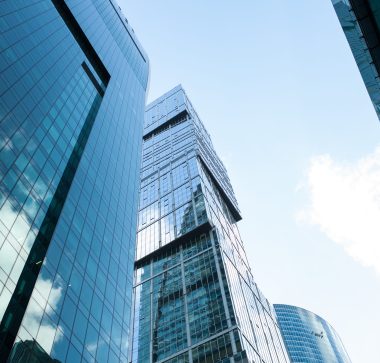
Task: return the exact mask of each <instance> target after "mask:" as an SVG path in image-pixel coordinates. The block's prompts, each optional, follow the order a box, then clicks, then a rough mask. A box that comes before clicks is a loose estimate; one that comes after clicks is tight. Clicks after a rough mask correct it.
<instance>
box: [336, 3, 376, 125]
mask: <svg viewBox="0 0 380 363" xmlns="http://www.w3.org/2000/svg"><path fill="white" fill-rule="evenodd" d="M332 2H333V5H334V8H335V12H336V14H337V15H338V18H339V21H340V24H341V26H342V28H343V31H344V33H345V35H346V38H347V41H348V43H349V45H350V47H351V50H352V53H353V55H354V58H355V61H356V63H357V65H358V67H359V70H360V73H361V75H362V78H363V81H364V83H365V86H366V88H367V91H368V93H369V96H370V98H371V101H372V103H373V106H374V107H375V110H376V113H377V116H378V117H379V118H380V78H379V74H380V1H379V0H332Z"/></svg>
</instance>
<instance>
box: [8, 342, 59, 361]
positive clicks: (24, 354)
mask: <svg viewBox="0 0 380 363" xmlns="http://www.w3.org/2000/svg"><path fill="white" fill-rule="evenodd" d="M11 361H12V362H14V363H26V362H27V363H61V361H59V360H57V359H53V358H51V357H50V356H49V354H47V353H46V352H45V351H44V350H43V349H42V347H41V346H40V345H39V344H38V343H37V342H36V341H35V340H26V341H25V342H22V341H19V342H17V343H16V344H15V345H14V347H13V349H12V355H11Z"/></svg>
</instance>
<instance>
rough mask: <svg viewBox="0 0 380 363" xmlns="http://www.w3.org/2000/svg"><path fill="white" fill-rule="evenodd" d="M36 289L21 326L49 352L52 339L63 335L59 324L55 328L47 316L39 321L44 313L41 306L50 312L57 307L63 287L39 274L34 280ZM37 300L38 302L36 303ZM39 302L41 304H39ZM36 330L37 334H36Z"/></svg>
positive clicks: (57, 339)
mask: <svg viewBox="0 0 380 363" xmlns="http://www.w3.org/2000/svg"><path fill="white" fill-rule="evenodd" d="M36 289H37V290H38V293H37V292H35V293H33V298H34V299H33V298H32V299H31V300H30V303H29V305H28V308H27V310H26V313H25V316H24V320H23V326H24V327H25V328H26V329H27V330H28V331H29V332H30V333H31V334H32V335H33V336H34V337H36V340H37V341H38V343H39V344H40V345H41V347H42V348H43V349H44V350H45V351H46V352H47V353H50V351H51V348H52V346H53V341H54V337H55V341H56V342H58V341H59V340H60V339H61V338H62V336H63V333H62V331H63V327H61V326H59V327H60V329H57V326H56V324H55V323H53V322H52V321H50V320H49V319H48V318H46V319H45V318H44V319H43V320H42V321H41V318H42V315H43V313H44V311H43V309H42V308H41V306H44V307H45V306H46V307H45V312H46V313H47V314H51V313H52V312H53V309H54V310H55V309H57V306H58V303H59V302H60V299H61V298H62V294H63V288H62V286H58V287H57V286H53V281H51V280H50V279H44V278H43V277H42V276H41V274H40V275H39V276H38V279H37V282H36ZM47 297H49V304H46V300H45V299H47ZM36 301H37V302H38V304H37V303H36ZM40 304H41V306H40ZM37 332H38V334H37Z"/></svg>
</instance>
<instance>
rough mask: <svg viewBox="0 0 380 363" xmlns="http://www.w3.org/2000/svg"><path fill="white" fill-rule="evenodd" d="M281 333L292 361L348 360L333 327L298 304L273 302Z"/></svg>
mask: <svg viewBox="0 0 380 363" xmlns="http://www.w3.org/2000/svg"><path fill="white" fill-rule="evenodd" d="M274 309H275V311H276V315H277V319H278V322H279V325H280V329H281V333H282V336H283V338H284V341H285V345H286V348H287V349H288V353H289V357H290V360H291V361H292V362H294V363H296V362H302V363H351V360H350V358H349V357H348V354H347V352H346V350H345V348H344V346H343V343H342V341H341V340H340V338H339V336H338V333H337V332H336V331H335V330H334V328H333V327H332V326H331V325H330V324H329V323H328V322H327V321H326V320H324V319H322V318H321V317H320V316H318V315H316V314H314V313H312V312H311V311H308V310H305V309H302V308H299V307H297V306H291V305H282V304H275V305H274Z"/></svg>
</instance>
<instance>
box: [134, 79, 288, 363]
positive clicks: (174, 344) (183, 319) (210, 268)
mask: <svg viewBox="0 0 380 363" xmlns="http://www.w3.org/2000/svg"><path fill="white" fill-rule="evenodd" d="M143 134H144V135H143V160H142V167H141V193H140V206H139V216H138V234H137V250H136V263H135V286H134V302H133V306H134V309H133V316H132V322H133V334H132V337H131V340H132V341H131V345H132V351H131V356H130V360H131V362H132V363H137V362H138V363H149V362H165V363H185V362H186V363H187V362H189V363H203V362H225V363H227V362H228V363H230V362H255V363H259V362H260V363H263V362H265V363H286V362H289V360H288V356H287V352H286V349H285V346H284V343H283V341H282V338H281V333H280V331H279V328H278V325H277V322H276V319H275V315H274V311H273V309H272V306H271V305H270V304H269V302H268V301H267V299H266V298H265V297H264V296H263V295H262V293H261V292H260V290H259V289H258V287H257V285H256V283H255V281H254V279H253V276H252V273H251V269H250V267H249V264H248V261H247V257H246V254H245V251H244V246H243V243H242V240H241V238H240V234H239V230H238V227H237V221H239V220H240V219H241V216H240V211H239V208H238V205H237V202H236V198H235V196H234V192H233V189H232V187H231V184H230V180H229V178H228V175H227V172H226V169H225V167H224V165H223V164H222V162H221V161H220V159H219V157H218V156H217V154H216V153H215V151H214V148H213V145H212V142H211V139H210V135H209V134H208V132H207V131H206V129H205V127H204V125H203V123H202V122H201V120H200V119H199V117H198V115H197V113H196V111H195V110H194V108H193V106H192V105H191V103H190V101H189V99H188V97H187V96H186V94H185V92H184V90H183V89H182V87H181V86H177V87H175V88H174V89H173V90H171V91H169V92H168V93H166V94H164V95H163V96H162V97H160V98H159V99H157V100H156V101H154V102H153V103H151V104H150V105H148V106H147V109H146V116H145V125H144V132H143Z"/></svg>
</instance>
